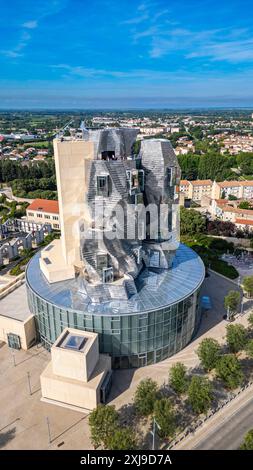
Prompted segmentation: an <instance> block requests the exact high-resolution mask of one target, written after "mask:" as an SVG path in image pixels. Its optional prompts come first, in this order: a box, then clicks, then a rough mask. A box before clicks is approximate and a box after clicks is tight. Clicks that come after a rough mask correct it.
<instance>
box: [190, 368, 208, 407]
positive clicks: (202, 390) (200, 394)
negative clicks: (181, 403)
mask: <svg viewBox="0 0 253 470" xmlns="http://www.w3.org/2000/svg"><path fill="white" fill-rule="evenodd" d="M188 400H189V403H190V405H191V407H192V409H193V411H194V412H195V413H197V414H200V413H206V412H207V411H208V409H209V408H210V406H211V402H212V386H211V383H210V382H209V381H208V380H207V379H206V378H204V377H199V376H197V375H195V376H193V377H192V379H191V381H190V385H189V388H188Z"/></svg>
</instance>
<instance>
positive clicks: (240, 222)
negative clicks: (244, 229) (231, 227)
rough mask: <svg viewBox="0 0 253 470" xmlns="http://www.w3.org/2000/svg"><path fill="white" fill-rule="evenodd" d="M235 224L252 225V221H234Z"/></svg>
mask: <svg viewBox="0 0 253 470" xmlns="http://www.w3.org/2000/svg"><path fill="white" fill-rule="evenodd" d="M235 223H236V224H241V225H253V220H249V219H235Z"/></svg>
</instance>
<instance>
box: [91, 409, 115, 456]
mask: <svg viewBox="0 0 253 470" xmlns="http://www.w3.org/2000/svg"><path fill="white" fill-rule="evenodd" d="M89 426H90V433H91V441H92V443H93V445H94V447H95V448H97V447H99V446H103V447H104V448H105V449H107V448H108V445H109V442H110V438H111V436H112V435H113V434H114V432H115V430H116V429H117V427H118V413H117V411H116V410H115V407H114V406H112V405H101V404H99V405H98V406H97V408H96V409H94V410H93V411H92V412H91V414H90V416H89Z"/></svg>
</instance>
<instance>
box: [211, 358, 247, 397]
mask: <svg viewBox="0 0 253 470" xmlns="http://www.w3.org/2000/svg"><path fill="white" fill-rule="evenodd" d="M215 370H216V374H217V377H219V378H220V379H221V380H222V381H223V382H224V384H225V386H226V387H227V388H229V389H231V390H233V389H234V388H237V387H239V385H241V383H242V381H243V373H242V370H241V365H240V362H239V361H238V359H237V357H236V356H234V354H225V355H224V356H222V357H220V359H219V360H218V362H217V364H216V367H215Z"/></svg>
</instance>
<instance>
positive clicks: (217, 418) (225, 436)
mask: <svg viewBox="0 0 253 470" xmlns="http://www.w3.org/2000/svg"><path fill="white" fill-rule="evenodd" d="M250 429H253V384H251V385H250V386H249V387H247V388H246V389H245V390H244V391H243V392H241V393H240V394H239V395H237V396H236V397H235V398H234V399H233V400H231V401H230V402H229V403H228V404H227V405H225V406H224V408H222V409H221V410H220V411H218V412H217V413H215V414H214V415H213V416H212V417H211V418H209V419H208V420H207V421H205V423H204V424H203V425H202V426H200V427H199V428H197V430H196V431H195V432H193V433H191V434H190V435H189V436H187V437H186V438H185V439H183V440H182V441H180V442H179V443H178V444H176V445H175V446H174V447H173V449H175V450H236V449H238V448H239V447H240V445H241V443H242V442H243V438H244V436H245V434H246V433H247V432H248V431H249V430H250Z"/></svg>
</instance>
